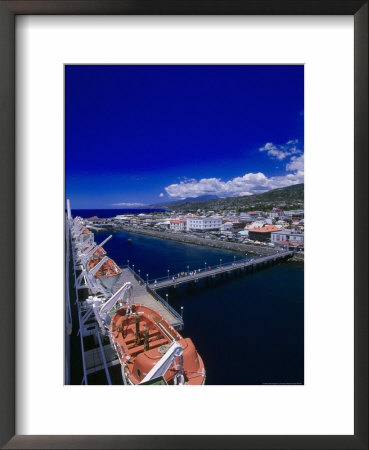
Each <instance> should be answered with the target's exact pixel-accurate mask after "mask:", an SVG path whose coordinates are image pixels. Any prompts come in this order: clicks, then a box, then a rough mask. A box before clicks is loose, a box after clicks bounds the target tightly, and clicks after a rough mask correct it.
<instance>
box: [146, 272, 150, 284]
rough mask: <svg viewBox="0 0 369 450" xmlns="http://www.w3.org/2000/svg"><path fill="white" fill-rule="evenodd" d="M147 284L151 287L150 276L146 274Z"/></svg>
mask: <svg viewBox="0 0 369 450" xmlns="http://www.w3.org/2000/svg"><path fill="white" fill-rule="evenodd" d="M146 284H147V285H149V274H148V273H147V274H146Z"/></svg>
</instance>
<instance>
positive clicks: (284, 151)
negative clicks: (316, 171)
mask: <svg viewBox="0 0 369 450" xmlns="http://www.w3.org/2000/svg"><path fill="white" fill-rule="evenodd" d="M298 146H299V141H298V140H297V139H294V140H291V141H288V142H286V144H284V145H274V144H273V143H272V142H267V143H266V144H265V145H264V147H261V148H259V151H260V152H267V154H268V156H270V157H271V158H273V159H278V160H279V161H282V159H285V158H287V157H288V156H291V155H296V154H301V153H303V152H302V150H300V149H299V148H298Z"/></svg>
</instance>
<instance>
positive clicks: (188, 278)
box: [147, 251, 294, 291]
mask: <svg viewBox="0 0 369 450" xmlns="http://www.w3.org/2000/svg"><path fill="white" fill-rule="evenodd" d="M293 254H294V251H285V252H280V253H275V254H273V255H268V256H261V257H260V258H252V259H242V260H240V261H236V262H232V263H226V264H219V265H217V266H216V267H214V268H211V269H205V268H204V269H201V270H198V271H193V272H190V273H188V272H187V274H186V275H184V276H181V277H172V278H170V277H169V276H168V277H164V278H159V279H156V280H149V281H148V283H147V286H148V288H149V289H151V290H153V291H155V290H157V289H164V288H167V287H173V286H177V285H179V284H183V283H189V282H193V281H197V280H200V279H201V278H207V277H214V276H216V275H220V274H223V273H231V272H233V271H239V270H247V269H248V268H249V269H255V268H260V267H263V266H267V265H269V264H272V263H276V262H278V261H283V260H286V259H289V258H292V256H293Z"/></svg>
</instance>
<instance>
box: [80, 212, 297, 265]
mask: <svg viewBox="0 0 369 450" xmlns="http://www.w3.org/2000/svg"><path fill="white" fill-rule="evenodd" d="M86 225H87V227H88V228H91V229H92V230H93V231H94V232H99V231H104V230H106V229H117V230H119V229H121V230H126V231H132V232H137V233H141V234H149V235H153V236H159V237H163V238H168V239H174V240H181V241H183V242H193V243H199V244H201V245H209V246H215V247H222V248H232V249H237V248H238V249H239V250H241V251H242V250H246V251H252V249H254V250H255V249H256V250H257V251H259V250H262V249H265V250H266V249H269V250H271V249H273V250H274V251H275V250H294V251H296V252H297V253H298V255H299V259H303V252H304V210H303V209H298V210H283V209H281V208H278V207H275V208H272V209H271V210H270V211H248V212H237V211H235V210H227V211H219V212H218V211H217V213H216V214H215V213H214V211H204V210H198V211H197V213H196V214H193V213H191V214H186V213H185V212H173V211H163V212H157V211H153V212H145V213H143V212H141V213H138V214H134V213H131V214H124V215H116V216H115V217H111V218H99V217H97V216H94V217H88V218H86ZM222 243H223V244H228V243H229V244H231V245H230V246H228V245H221V244H222ZM235 245H236V246H235ZM237 245H238V247H237Z"/></svg>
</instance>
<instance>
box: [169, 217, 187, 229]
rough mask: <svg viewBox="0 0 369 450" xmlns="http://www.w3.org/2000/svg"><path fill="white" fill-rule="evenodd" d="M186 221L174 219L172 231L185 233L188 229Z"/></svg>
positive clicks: (171, 224) (171, 223)
mask: <svg viewBox="0 0 369 450" xmlns="http://www.w3.org/2000/svg"><path fill="white" fill-rule="evenodd" d="M186 223H187V221H186V219H172V220H171V221H170V229H171V230H174V231H184V230H185V229H186Z"/></svg>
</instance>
